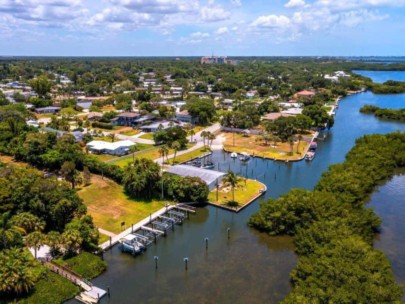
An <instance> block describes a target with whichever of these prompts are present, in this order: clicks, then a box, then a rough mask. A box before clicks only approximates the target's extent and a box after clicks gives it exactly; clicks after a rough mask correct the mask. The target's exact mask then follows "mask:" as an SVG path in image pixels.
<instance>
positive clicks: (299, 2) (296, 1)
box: [284, 0, 305, 8]
mask: <svg viewBox="0 0 405 304" xmlns="http://www.w3.org/2000/svg"><path fill="white" fill-rule="evenodd" d="M304 5H305V1H304V0H290V1H288V2H287V3H286V4H285V5H284V6H285V7H287V8H293V7H300V6H304Z"/></svg>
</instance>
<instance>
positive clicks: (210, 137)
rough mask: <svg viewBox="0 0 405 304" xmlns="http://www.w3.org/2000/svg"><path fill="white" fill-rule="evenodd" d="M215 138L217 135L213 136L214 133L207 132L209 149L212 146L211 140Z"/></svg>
mask: <svg viewBox="0 0 405 304" xmlns="http://www.w3.org/2000/svg"><path fill="white" fill-rule="evenodd" d="M216 138H217V137H216V136H215V134H213V133H211V132H208V135H207V139H208V140H209V146H210V149H211V146H212V142H213V141H214V140H215V139H216Z"/></svg>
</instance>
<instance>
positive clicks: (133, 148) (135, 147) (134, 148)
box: [129, 144, 139, 162]
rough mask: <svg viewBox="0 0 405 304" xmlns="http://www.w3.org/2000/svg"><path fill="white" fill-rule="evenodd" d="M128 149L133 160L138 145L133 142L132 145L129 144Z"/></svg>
mask: <svg viewBox="0 0 405 304" xmlns="http://www.w3.org/2000/svg"><path fill="white" fill-rule="evenodd" d="M129 150H130V151H131V152H132V162H134V161H135V152H137V151H139V148H138V146H137V145H136V144H135V145H134V146H131V147H130V148H129Z"/></svg>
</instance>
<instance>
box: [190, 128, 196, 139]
mask: <svg viewBox="0 0 405 304" xmlns="http://www.w3.org/2000/svg"><path fill="white" fill-rule="evenodd" d="M194 135H195V131H194V130H190V136H191V142H193V136H194Z"/></svg>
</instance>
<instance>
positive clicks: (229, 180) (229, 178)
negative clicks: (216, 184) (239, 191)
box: [222, 171, 240, 201]
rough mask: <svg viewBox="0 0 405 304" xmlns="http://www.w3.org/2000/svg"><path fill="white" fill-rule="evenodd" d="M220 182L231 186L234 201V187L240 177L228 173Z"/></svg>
mask: <svg viewBox="0 0 405 304" xmlns="http://www.w3.org/2000/svg"><path fill="white" fill-rule="evenodd" d="M222 182H223V183H224V184H225V185H229V186H231V188H232V201H235V187H236V186H237V185H238V184H239V182H240V177H239V176H237V175H236V174H235V173H234V172H232V171H228V173H227V174H225V176H224V178H223V180H222Z"/></svg>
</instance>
